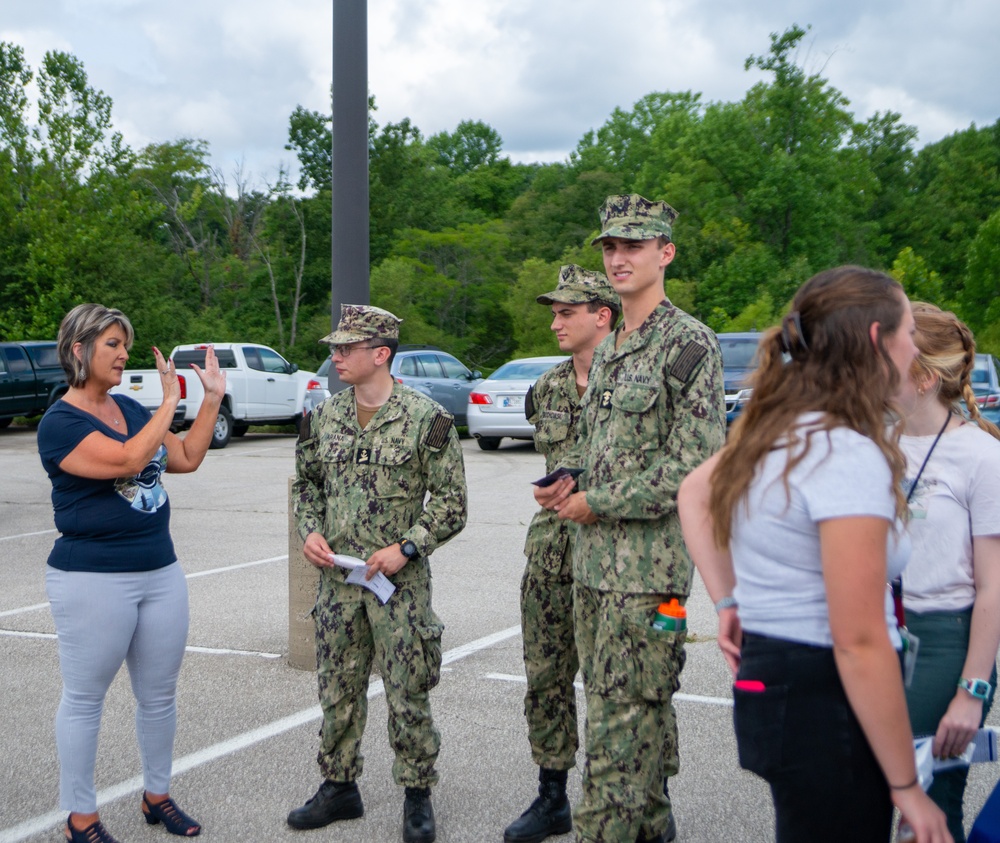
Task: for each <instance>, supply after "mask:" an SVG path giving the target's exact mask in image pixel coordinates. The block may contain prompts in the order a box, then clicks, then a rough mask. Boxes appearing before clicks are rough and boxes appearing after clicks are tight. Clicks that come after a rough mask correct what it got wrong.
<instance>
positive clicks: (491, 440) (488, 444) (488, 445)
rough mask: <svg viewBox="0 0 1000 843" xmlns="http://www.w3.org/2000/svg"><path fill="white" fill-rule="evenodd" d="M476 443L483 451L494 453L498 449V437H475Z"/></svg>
mask: <svg viewBox="0 0 1000 843" xmlns="http://www.w3.org/2000/svg"><path fill="white" fill-rule="evenodd" d="M476 442H477V444H478V445H479V447H480V448H482V449H483V450H484V451H495V450H496V449H497V448H499V447H500V437H499V436H477V437H476Z"/></svg>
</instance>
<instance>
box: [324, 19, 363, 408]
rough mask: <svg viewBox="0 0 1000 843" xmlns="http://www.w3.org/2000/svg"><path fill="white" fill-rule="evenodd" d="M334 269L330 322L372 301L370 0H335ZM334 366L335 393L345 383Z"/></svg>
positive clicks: (331, 284)
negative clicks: (346, 307) (350, 306)
mask: <svg viewBox="0 0 1000 843" xmlns="http://www.w3.org/2000/svg"><path fill="white" fill-rule="evenodd" d="M332 157H333V227H332V232H331V234H332V240H333V273H332V276H331V280H330V303H331V312H330V321H331V323H332V324H333V326H334V327H336V325H337V322H338V320H339V319H340V305H341V304H345V303H346V304H368V303H369V298H370V295H371V294H370V292H369V287H368V3H367V0H333V155H332ZM343 386H344V385H343V384H342V383H341V382H340V379H339V378H338V377H337V372H336V370H335V369H334V368H333V367H332V366H331V367H330V392H337V391H339V390H340V389H342V388H343Z"/></svg>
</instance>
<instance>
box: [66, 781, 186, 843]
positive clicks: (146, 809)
mask: <svg viewBox="0 0 1000 843" xmlns="http://www.w3.org/2000/svg"><path fill="white" fill-rule="evenodd" d="M142 815H143V816H144V817H145V818H146V822H147V823H149V825H156V824H157V823H159V822H162V823H163V827H164V828H165V829H166V830H167V831H169V832H170V833H171V834H176V835H178V836H180V837H197V836H198V835H199V834H201V824H200V823H198V822H195V821H194V820H193V819H191V817H189V816H188V815H187V814H185V813H184V812H183V811H182V810H181V809H180V808H178V807H177V803H176V802H174V800H173V799H171V798H170V797H169V796H168V797H167V798H166V799H164V800H163V801H162V802H150V801H149V799H147V798H146V794H145V793H143V794H142ZM72 843H75V841H73V842H72ZM87 843H89V841H87ZM95 843H102V841H95Z"/></svg>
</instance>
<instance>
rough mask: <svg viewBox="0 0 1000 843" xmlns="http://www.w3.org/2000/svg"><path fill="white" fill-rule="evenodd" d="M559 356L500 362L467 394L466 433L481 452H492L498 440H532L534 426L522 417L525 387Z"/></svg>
mask: <svg viewBox="0 0 1000 843" xmlns="http://www.w3.org/2000/svg"><path fill="white" fill-rule="evenodd" d="M566 359H567V357H566V356H565V355H563V356H561V357H522V358H521V359H519V360H511V361H510V362H509V363H504V364H503V365H502V366H501V367H500V368H499V369H497V370H496V371H495V372H494V373H493V374H492V375H490V376H489V377H488V378H487V379H486V380H484V381H483V382H482V383H480V384H479V385H478V386H477V387H476V388H475V389H474V390H472V392H470V393H469V408H468V412H469V433H470V434H471V435H472V436H474V437H476V442H477V443H478V444H479V447H480V448H482V449H483V450H484V451H495V450H496V449H497V448H499V447H500V440H501V439H502V438H503V437H505V436H507V437H509V438H511V439H532V438H534V436H535V426H534V425H533V424H532V423H531V422H529V421H528V420H527V419H526V418H525V417H524V396H525V395H527V393H528V388H529V387H530V386H531V385H532V384H534V382H535V381H537V380H538V379H539V378H540V377H541V376H542V375H544V374H545V373H546V372H547V371H548V370H549V369H551V368H552V367H553V366H555V365H556V364H557V363H561V362H562V361H563V360H566Z"/></svg>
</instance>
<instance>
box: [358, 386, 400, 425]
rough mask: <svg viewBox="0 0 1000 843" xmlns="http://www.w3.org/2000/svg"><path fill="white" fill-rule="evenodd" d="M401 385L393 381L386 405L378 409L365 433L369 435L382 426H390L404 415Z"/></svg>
mask: <svg viewBox="0 0 1000 843" xmlns="http://www.w3.org/2000/svg"><path fill="white" fill-rule="evenodd" d="M400 389H401V387H400V385H399V384H398V383H396V382H395V381H393V384H392V392H390V393H389V397H388V398H387V399H386V401H385V403H384V404H383V405H382V406H381V407H379V408H378V410H377V411H376V413H375V415H374V416H372V420H371V421H370V422H368V427H366V428H365V429H364V431H363V432H364V433H368V432H369V431H372V430H378V429H379V428H380V427H382V425H384V424H389V422H393V421H395V420H396V419H398V418H399V417H400V416H401V415H402V413H403V405H402V402H401V401H400V397H399V390H400Z"/></svg>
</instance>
